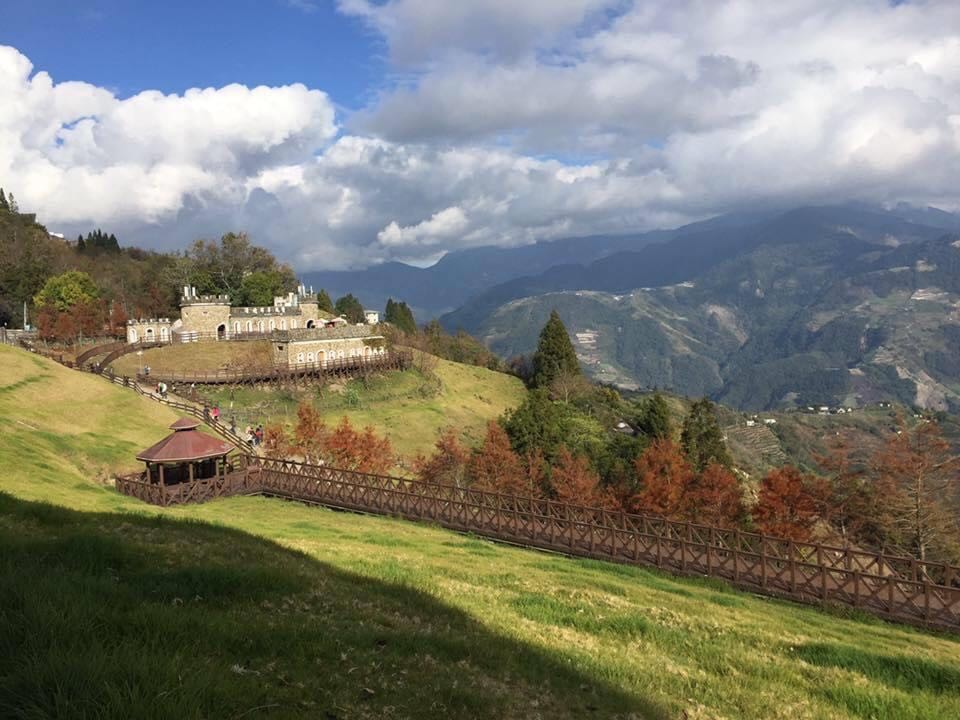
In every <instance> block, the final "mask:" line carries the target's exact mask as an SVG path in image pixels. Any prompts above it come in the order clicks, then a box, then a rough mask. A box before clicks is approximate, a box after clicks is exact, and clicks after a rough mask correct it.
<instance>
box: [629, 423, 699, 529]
mask: <svg viewBox="0 0 960 720" xmlns="http://www.w3.org/2000/svg"><path fill="white" fill-rule="evenodd" d="M636 472H637V486H638V491H637V493H636V494H634V495H633V497H631V498H630V500H629V505H630V509H631V511H632V512H639V513H650V514H653V515H660V516H662V517H665V518H669V519H671V520H686V519H688V518H687V517H686V506H685V502H686V493H687V492H688V490H689V488H690V487H691V486H692V484H693V479H694V473H693V468H692V467H690V463H689V462H687V459H686V458H685V457H684V456H683V453H681V452H680V448H679V447H677V445H676V444H675V443H674V442H673V441H671V440H669V439H662V440H654V441H653V442H652V443H650V446H649V447H648V448H647V449H646V450H645V451H644V452H643V454H642V455H641V456H640V457H639V458H638V459H637V462H636Z"/></svg>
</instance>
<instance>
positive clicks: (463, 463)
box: [413, 427, 470, 487]
mask: <svg viewBox="0 0 960 720" xmlns="http://www.w3.org/2000/svg"><path fill="white" fill-rule="evenodd" d="M434 448H435V450H434V453H433V455H431V456H430V457H424V456H423V455H418V456H417V458H416V460H414V462H413V469H414V472H415V473H416V475H417V478H418V479H420V480H422V481H423V482H428V483H437V484H442V485H455V486H457V487H463V485H464V484H465V482H466V475H467V472H466V471H467V462H468V460H469V457H470V456H469V453H468V452H467V450H466V449H465V448H464V447H463V446H462V445H461V444H460V440H459V439H458V438H457V432H456V430H454V429H453V428H452V427H448V428H447V429H445V430H443V431H442V432H441V433H440V435H439V437H438V438H437V442H436V444H435V445H434Z"/></svg>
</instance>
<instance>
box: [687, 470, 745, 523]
mask: <svg viewBox="0 0 960 720" xmlns="http://www.w3.org/2000/svg"><path fill="white" fill-rule="evenodd" d="M684 500H685V503H684V504H685V508H684V514H685V516H686V519H687V520H690V521H691V522H696V523H701V524H703V525H713V526H715V527H724V528H730V527H737V526H739V525H741V524H742V523H743V521H744V520H745V519H746V516H747V510H746V507H745V506H744V504H743V491H742V490H741V489H740V483H739V482H738V481H737V477H736V476H735V475H734V474H733V473H732V472H730V470H729V468H726V467H724V466H723V465H720V464H719V463H710V464H709V465H707V467H706V469H705V470H704V471H703V472H702V473H700V475H699V476H698V477H696V478H695V479H694V482H693V484H692V486H691V487H690V488H689V489H688V491H687V495H686V497H685V499H684Z"/></svg>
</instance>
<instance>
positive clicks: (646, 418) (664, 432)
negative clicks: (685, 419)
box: [636, 392, 673, 439]
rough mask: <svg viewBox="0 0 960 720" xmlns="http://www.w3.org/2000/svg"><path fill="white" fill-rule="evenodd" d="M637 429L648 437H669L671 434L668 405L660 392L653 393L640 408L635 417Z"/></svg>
mask: <svg viewBox="0 0 960 720" xmlns="http://www.w3.org/2000/svg"><path fill="white" fill-rule="evenodd" d="M636 424H637V429H638V430H639V431H640V432H642V433H643V434H644V435H646V436H647V437H649V438H654V439H663V438H669V437H670V436H671V435H672V434H673V428H672V427H671V423H670V407H669V406H668V405H667V401H666V400H665V399H664V397H663V395H661V394H660V393H658V392H657V393H654V394H653V395H651V396H650V397H648V398H647V399H646V400H644V402H643V405H642V406H641V408H640V412H639V413H638V414H637V418H636Z"/></svg>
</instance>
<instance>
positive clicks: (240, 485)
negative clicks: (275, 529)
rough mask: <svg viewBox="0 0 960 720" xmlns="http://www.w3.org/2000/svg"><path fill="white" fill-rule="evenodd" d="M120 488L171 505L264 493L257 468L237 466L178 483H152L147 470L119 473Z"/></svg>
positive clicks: (144, 499)
mask: <svg viewBox="0 0 960 720" xmlns="http://www.w3.org/2000/svg"><path fill="white" fill-rule="evenodd" d="M116 488H117V491H118V492H120V493H121V494H123V495H129V496H130V497H134V498H137V499H138V500H142V501H143V502H146V503H150V504H151V505H160V506H162V507H169V506H171V505H188V504H195V503H202V502H207V501H208V500H215V499H217V498H222V497H229V496H231V495H256V494H258V493H259V492H261V482H260V477H259V470H258V469H257V468H247V467H246V466H243V467H235V468H232V469H230V470H229V471H228V472H227V473H226V474H224V475H223V476H221V477H215V478H207V479H204V480H194V481H193V482H184V483H178V484H174V485H160V484H158V483H155V482H148V481H147V479H146V477H145V476H144V474H143V473H133V474H129V475H118V476H117V477H116Z"/></svg>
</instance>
